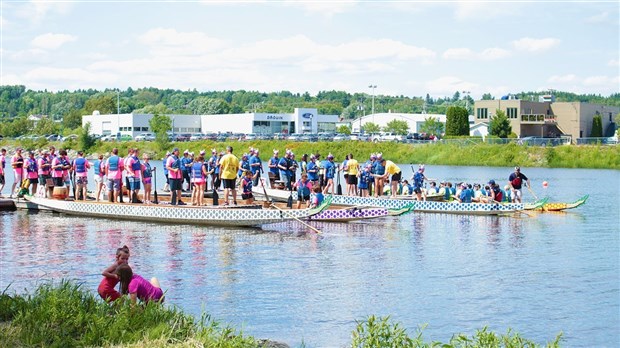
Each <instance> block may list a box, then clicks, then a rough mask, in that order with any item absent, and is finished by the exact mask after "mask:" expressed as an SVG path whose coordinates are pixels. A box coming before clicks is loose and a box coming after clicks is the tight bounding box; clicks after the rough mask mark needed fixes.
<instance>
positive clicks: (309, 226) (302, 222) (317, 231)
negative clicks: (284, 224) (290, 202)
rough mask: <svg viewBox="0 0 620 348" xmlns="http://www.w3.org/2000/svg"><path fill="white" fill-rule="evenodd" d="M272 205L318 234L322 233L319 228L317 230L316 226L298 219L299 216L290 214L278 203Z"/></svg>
mask: <svg viewBox="0 0 620 348" xmlns="http://www.w3.org/2000/svg"><path fill="white" fill-rule="evenodd" d="M271 206H272V207H274V208H276V209H278V210H279V211H281V212H283V213H284V214H287V215H288V216H289V217H291V218H293V219H295V220H297V222H299V223H301V224H302V225H304V226H306V227H308V228H309V229H311V230H313V231H314V232H316V233H318V234H320V233H321V231H319V230H317V229H316V228H314V227H312V226H311V225H309V224H307V223H305V222H304V221H302V220H300V219H298V218H297V217H295V216H293V215H291V214H289V213H288V212H287V211H286V210H284V209H282V208H280V207H278V206H277V205H275V204H272V205H271Z"/></svg>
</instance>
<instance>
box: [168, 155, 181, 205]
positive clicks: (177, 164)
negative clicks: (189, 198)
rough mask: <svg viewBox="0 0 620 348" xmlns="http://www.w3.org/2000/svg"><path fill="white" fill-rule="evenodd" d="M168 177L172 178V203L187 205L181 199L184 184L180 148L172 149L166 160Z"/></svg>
mask: <svg viewBox="0 0 620 348" xmlns="http://www.w3.org/2000/svg"><path fill="white" fill-rule="evenodd" d="M166 169H168V178H169V179H170V191H171V192H172V195H171V196H172V198H171V201H170V204H172V205H177V204H178V205H185V203H183V201H182V200H181V187H182V185H183V173H182V172H181V160H180V159H179V148H178V147H175V148H174V149H172V154H171V155H170V157H168V160H166Z"/></svg>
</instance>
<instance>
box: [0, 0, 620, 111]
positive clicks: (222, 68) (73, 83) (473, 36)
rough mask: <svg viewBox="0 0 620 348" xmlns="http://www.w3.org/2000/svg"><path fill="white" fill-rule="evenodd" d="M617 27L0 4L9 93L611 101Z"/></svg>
mask: <svg viewBox="0 0 620 348" xmlns="http://www.w3.org/2000/svg"><path fill="white" fill-rule="evenodd" d="M619 14H620V2H619V1H617V0H614V1H599V2H596V1H587V2H567V1H546V2H545V1H501V2H500V1H478V2H475V1H433V2H430V1H355V0H351V1H338V0H330V1H318V0H317V1H292V0H291V1H251V0H248V1H166V2H163V1H83V0H82V1H70V0H69V1H30V2H29V1H11V0H0V26H1V29H2V30H1V42H0V49H1V58H2V59H1V64H0V80H1V81H0V85H16V84H19V85H25V86H26V88H28V89H32V90H48V91H60V90H70V91H73V90H76V89H89V88H93V89H99V90H102V89H106V88H119V89H121V90H125V89H126V88H128V87H131V88H134V89H137V88H143V87H156V88H162V89H163V88H166V89H167V88H170V89H179V90H194V89H196V90H198V91H201V92H206V91H222V90H246V91H260V92H277V91H290V92H293V93H304V92H309V93H310V94H311V95H316V93H317V92H319V91H331V90H338V91H346V92H349V93H367V94H368V95H371V94H375V95H392V96H400V95H404V96H409V97H420V96H422V97H423V96H426V94H429V95H430V96H432V97H452V96H453V95H454V93H455V92H457V91H458V92H460V93H463V92H465V93H470V95H471V97H472V98H474V99H479V98H480V97H481V96H482V94H484V93H491V94H492V95H493V96H495V97H500V96H502V95H505V94H508V93H518V92H522V91H548V90H550V89H553V90H561V91H567V92H574V93H588V94H589V93H593V94H601V95H604V96H608V95H610V94H612V93H619V92H620V77H619V76H620V47H619V46H620V18H619ZM370 86H376V87H374V88H372V87H370Z"/></svg>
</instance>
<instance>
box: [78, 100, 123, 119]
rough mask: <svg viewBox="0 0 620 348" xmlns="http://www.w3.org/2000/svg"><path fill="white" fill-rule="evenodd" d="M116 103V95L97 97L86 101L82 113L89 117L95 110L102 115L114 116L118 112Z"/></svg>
mask: <svg viewBox="0 0 620 348" xmlns="http://www.w3.org/2000/svg"><path fill="white" fill-rule="evenodd" d="M116 103H117V98H116V95H114V96H111V95H98V96H95V97H92V98H90V99H88V100H87V101H86V104H85V105H84V109H83V112H84V114H85V115H90V114H92V113H93V111H95V110H97V111H99V113H100V114H102V115H105V114H115V113H116V112H117V111H118V110H117V105H116Z"/></svg>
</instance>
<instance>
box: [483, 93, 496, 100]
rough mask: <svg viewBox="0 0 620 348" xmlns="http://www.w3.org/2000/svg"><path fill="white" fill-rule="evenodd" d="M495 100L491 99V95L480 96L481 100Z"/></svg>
mask: <svg viewBox="0 0 620 348" xmlns="http://www.w3.org/2000/svg"><path fill="white" fill-rule="evenodd" d="M493 99H495V98H493V96H492V95H491V93H485V94H483V95H482V100H493Z"/></svg>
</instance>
